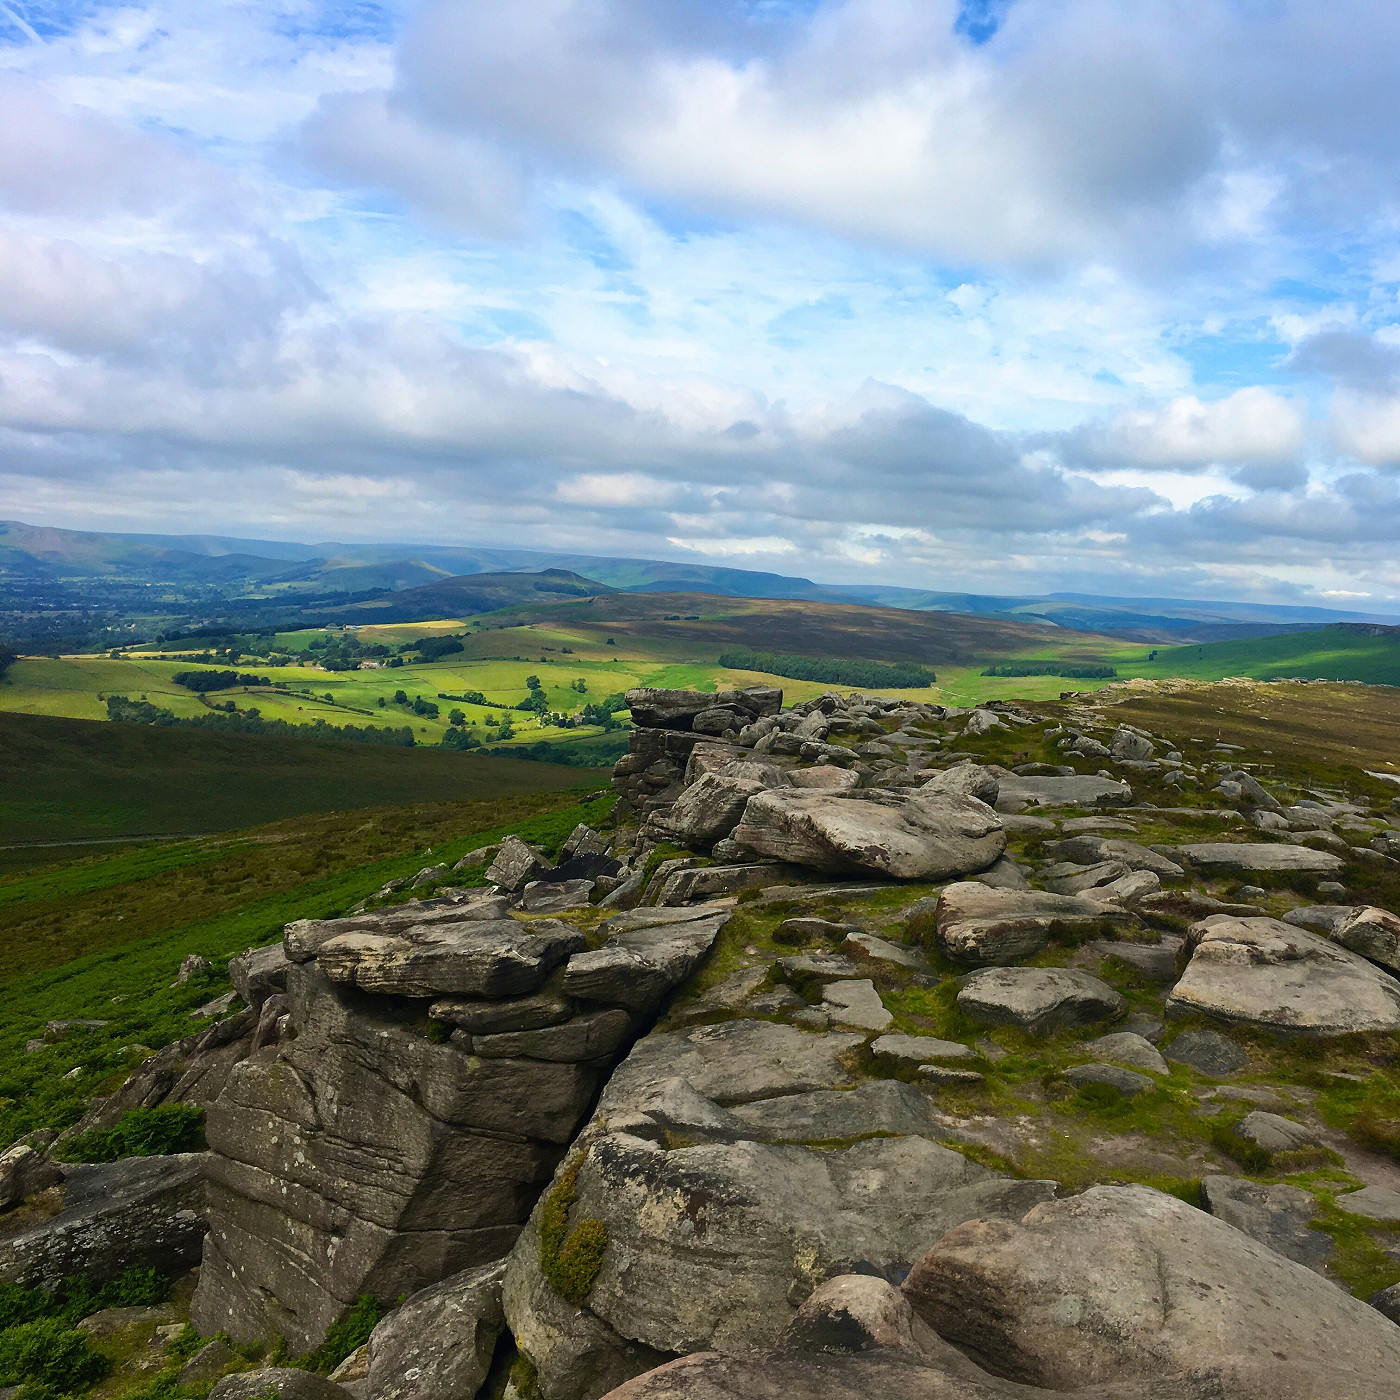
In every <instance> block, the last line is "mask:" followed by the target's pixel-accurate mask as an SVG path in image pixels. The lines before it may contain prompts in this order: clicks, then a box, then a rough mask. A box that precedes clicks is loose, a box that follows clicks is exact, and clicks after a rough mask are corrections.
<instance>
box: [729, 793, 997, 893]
mask: <svg viewBox="0 0 1400 1400" xmlns="http://www.w3.org/2000/svg"><path fill="white" fill-rule="evenodd" d="M733 839H734V840H735V841H737V842H738V843H739V844H740V845H742V846H746V847H747V848H748V849H749V850H752V851H757V852H758V853H759V854H760V855H766V856H774V857H776V858H777V859H779V860H786V861H792V862H793V863H794V864H797V865H806V866H811V867H813V868H814V869H817V870H829V871H836V872H844V871H857V870H871V871H877V872H879V873H880V874H882V875H890V876H893V877H894V878H895V879H899V880H947V879H951V878H954V877H956V876H959V875H970V874H974V873H976V872H977V871H979V870H985V869H987V867H988V866H990V865H993V864H995V863H996V861H997V860H998V859H999V858H1000V856H1001V854H1002V852H1003V851H1004V850H1005V849H1006V832H1005V831H1004V830H1003V829H1002V825H1001V820H1000V818H998V817H997V815H996V813H995V812H993V811H992V809H991V808H990V807H988V806H987V805H986V804H985V803H982V802H979V801H977V800H976V799H975V798H971V797H961V796H946V795H939V794H925V793H921V792H914V793H910V794H908V795H897V794H894V793H880V794H876V793H871V794H869V795H868V796H866V795H862V797H860V798H857V797H843V796H834V795H828V794H826V793H822V792H802V791H799V790H795V789H778V790H777V791H772V792H760V793H757V794H755V795H754V796H753V797H751V798H750V799H749V802H748V806H747V807H746V808H745V809H744V819H743V821H742V822H740V823H739V825H738V826H737V827H735V828H734V832H733Z"/></svg>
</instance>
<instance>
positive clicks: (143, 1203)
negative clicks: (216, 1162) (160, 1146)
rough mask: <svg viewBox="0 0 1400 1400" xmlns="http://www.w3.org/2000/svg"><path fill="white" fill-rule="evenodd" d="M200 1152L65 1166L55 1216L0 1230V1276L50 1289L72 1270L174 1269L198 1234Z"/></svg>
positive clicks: (107, 1274) (194, 1251)
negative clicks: (5, 1231) (9, 1231)
mask: <svg viewBox="0 0 1400 1400" xmlns="http://www.w3.org/2000/svg"><path fill="white" fill-rule="evenodd" d="M202 1161H203V1158H202V1154H200V1153H194V1152H192V1153H183V1154H180V1155H177V1156H171V1157H127V1158H124V1159H123V1160H121V1161H118V1162H102V1163H91V1164H83V1165H79V1166H65V1167H64V1168H63V1178H64V1179H63V1208H62V1209H61V1210H60V1211H59V1212H58V1214H57V1215H54V1216H51V1217H50V1218H49V1219H47V1220H43V1221H41V1222H40V1223H39V1224H37V1225H31V1226H29V1227H28V1228H27V1229H21V1230H19V1231H18V1232H16V1233H13V1234H9V1235H4V1236H0V1282H4V1283H18V1284H22V1285H23V1286H24V1287H26V1288H47V1289H50V1290H53V1289H55V1288H57V1287H58V1285H59V1283H60V1282H61V1281H62V1280H63V1279H65V1278H69V1277H71V1276H72V1275H74V1274H81V1275H83V1276H84V1277H85V1278H87V1279H89V1280H91V1281H92V1282H93V1283H95V1284H99V1285H100V1284H103V1283H107V1282H109V1281H110V1280H111V1279H114V1278H116V1276H117V1275H118V1274H120V1273H122V1272H124V1271H125V1270H126V1269H155V1270H156V1272H157V1273H161V1274H177V1273H182V1272H183V1271H184V1270H185V1269H188V1268H189V1267H190V1266H191V1265H192V1264H194V1263H196V1262H197V1261H198V1259H199V1251H200V1242H201V1241H202V1239H203V1237H204V1230H205V1225H204V1185H203V1182H202V1181H201V1179H200V1168H201V1164H202Z"/></svg>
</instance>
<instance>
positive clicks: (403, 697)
mask: <svg viewBox="0 0 1400 1400" xmlns="http://www.w3.org/2000/svg"><path fill="white" fill-rule="evenodd" d="M394 704H396V705H407V704H408V692H407V691H405V690H396V691H395V692H394Z"/></svg>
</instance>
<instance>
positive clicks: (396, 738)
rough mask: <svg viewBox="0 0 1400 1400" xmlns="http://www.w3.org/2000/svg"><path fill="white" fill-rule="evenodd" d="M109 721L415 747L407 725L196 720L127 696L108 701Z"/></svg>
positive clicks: (244, 716)
mask: <svg viewBox="0 0 1400 1400" xmlns="http://www.w3.org/2000/svg"><path fill="white" fill-rule="evenodd" d="M107 718H108V719H110V720H116V721H118V722H121V723H124V724H154V725H159V726H161V727H163V728H175V729H212V730H216V731H218V732H219V733H224V734H275V735H278V736H279V737H281V738H286V739H345V740H349V741H350V742H352V743H356V744H389V745H391V746H394V747H399V748H406V749H409V748H412V747H413V730H412V729H410V728H409V727H408V726H407V725H404V726H403V727H402V728H396V729H387V728H384V727H382V726H375V725H364V726H361V725H355V724H327V723H326V722H325V720H323V719H318V720H316V721H315V722H314V723H312V724H291V723H289V722H288V721H287V720H285V719H264V718H263V717H262V715H261V714H260V713H259V712H258V711H257V710H253V709H249V710H237V711H235V712H234V713H232V714H228V713H226V712H224V711H222V710H220V711H218V712H211V713H210V714H205V715H197V716H195V717H194V718H193V719H185V718H183V717H182V716H179V715H176V714H172V713H171V711H169V710H164V709H161V708H160V707H158V706H156V705H152V704H151V703H150V702H149V701H146V700H131V699H129V698H128V697H127V696H125V695H109V696H108V697H107Z"/></svg>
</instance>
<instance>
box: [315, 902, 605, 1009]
mask: <svg viewBox="0 0 1400 1400" xmlns="http://www.w3.org/2000/svg"><path fill="white" fill-rule="evenodd" d="M585 946H586V945H585V940H584V937H583V935H582V934H581V933H579V932H578V930H577V929H573V928H570V927H568V926H567V925H565V924H558V923H544V922H537V923H531V924H520V923H516V922H515V921H514V920H513V919H498V920H492V921H489V922H484V921H481V920H468V921H465V922H463V923H460V924H447V923H436V924H428V925H421V926H412V927H409V928H407V929H405V930H404V931H403V932H402V933H401V934H388V935H384V934H374V933H345V934H342V935H340V936H339V937H338V938H331V939H328V940H327V941H326V942H325V943H323V944H322V945H321V947H320V950H319V951H318V953H317V955H316V961H317V963H318V965H319V966H320V968H321V971H322V972H323V973H324V974H325V975H326V976H327V977H329V978H330V979H331V981H332V982H338V983H344V984H346V985H351V986H356V987H359V988H361V989H362V990H363V991H367V992H378V993H381V994H385V995H390V996H402V997H445V996H453V997H513V996H521V995H524V994H526V993H529V992H533V991H534V990H535V989H536V988H537V987H539V986H540V985H541V984H542V983H543V982H544V980H545V979H546V978H547V977H548V976H549V974H550V973H551V972H552V971H553V970H554V968H556V967H557V966H558V965H559V964H560V963H561V962H563V961H564V960H565V959H566V958H567V957H569V955H570V954H572V953H576V952H578V951H579V950H580V949H582V948H584V947H585Z"/></svg>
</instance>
